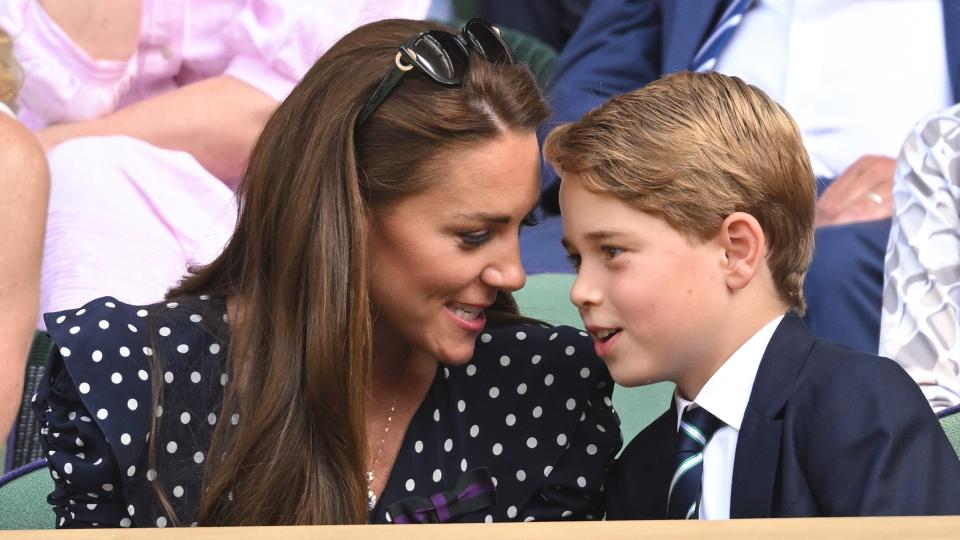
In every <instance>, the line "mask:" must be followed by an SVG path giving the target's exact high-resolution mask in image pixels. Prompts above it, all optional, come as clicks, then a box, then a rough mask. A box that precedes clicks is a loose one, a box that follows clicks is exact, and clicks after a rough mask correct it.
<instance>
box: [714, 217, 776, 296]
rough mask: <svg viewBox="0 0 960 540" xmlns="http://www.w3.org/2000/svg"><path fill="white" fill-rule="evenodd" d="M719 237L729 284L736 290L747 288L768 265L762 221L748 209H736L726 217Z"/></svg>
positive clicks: (726, 280) (725, 279)
mask: <svg viewBox="0 0 960 540" xmlns="http://www.w3.org/2000/svg"><path fill="white" fill-rule="evenodd" d="M715 239H716V240H717V241H718V242H719V243H720V246H721V247H722V248H723V252H724V261H723V269H722V272H723V275H724V281H725V282H726V284H727V287H728V288H729V289H730V290H732V291H736V290H740V289H743V288H744V287H746V286H747V285H749V284H750V282H751V281H753V278H754V276H756V274H757V272H758V271H760V269H761V268H762V266H761V265H763V264H766V258H765V256H766V252H767V245H766V237H765V236H764V234H763V228H762V227H761V226H760V222H758V221H757V219H756V218H755V217H753V216H752V215H750V214H748V213H746V212H734V213H732V214H730V215H729V216H727V219H725V220H723V223H722V224H721V225H720V230H719V231H718V232H717V236H716V237H715Z"/></svg>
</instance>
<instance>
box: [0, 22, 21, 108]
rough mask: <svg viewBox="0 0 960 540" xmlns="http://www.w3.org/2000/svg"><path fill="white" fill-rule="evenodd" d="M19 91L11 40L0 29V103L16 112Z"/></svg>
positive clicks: (17, 69)
mask: <svg viewBox="0 0 960 540" xmlns="http://www.w3.org/2000/svg"><path fill="white" fill-rule="evenodd" d="M19 91H20V69H19V67H18V66H17V63H16V61H15V60H14V59H13V40H12V39H10V35H9V34H7V33H6V32H5V31H4V30H3V28H0V102H3V103H5V104H6V105H7V106H8V107H10V108H11V109H14V110H16V103H15V102H16V97H17V92H19Z"/></svg>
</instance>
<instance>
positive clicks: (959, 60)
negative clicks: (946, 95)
mask: <svg viewBox="0 0 960 540" xmlns="http://www.w3.org/2000/svg"><path fill="white" fill-rule="evenodd" d="M943 33H944V35H945V36H946V41H947V42H946V47H947V75H949V76H950V88H952V89H953V101H955V102H957V101H960V2H957V1H955V0H943Z"/></svg>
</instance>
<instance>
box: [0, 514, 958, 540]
mask: <svg viewBox="0 0 960 540" xmlns="http://www.w3.org/2000/svg"><path fill="white" fill-rule="evenodd" d="M7 538H23V539H28V540H29V539H47V538H50V539H54V540H68V539H75V540H108V539H116V540H126V539H129V540H140V539H159V538H164V539H166V538H173V539H182V540H228V539H229V540H233V539H240V538H252V539H255V540H326V539H348V540H370V539H374V538H376V539H387V540H433V539H438V540H439V539H443V540H510V539H520V540H593V539H598V540H638V539H644V538H666V539H670V538H707V539H709V540H725V539H731V540H733V539H736V540H750V539H776V540H780V539H800V538H802V539H814V540H829V539H838V540H839V539H842V540H848V539H851V538H870V539H877V538H881V539H882V538H891V539H892V538H896V539H902V538H919V539H922V540H936V539H941V538H942V539H949V540H957V539H958V538H960V516H956V517H884V518H816V519H763V520H760V519H746V520H729V521H687V522H683V521H608V522H592V523H591V522H579V523H494V524H489V525H488V524H477V525H474V524H470V525H403V526H397V525H360V526H327V527H246V528H232V527H224V528H195V529H190V528H183V529H141V530H135V529H129V530H127V529H99V530H83V531H0V540H5V539H7Z"/></svg>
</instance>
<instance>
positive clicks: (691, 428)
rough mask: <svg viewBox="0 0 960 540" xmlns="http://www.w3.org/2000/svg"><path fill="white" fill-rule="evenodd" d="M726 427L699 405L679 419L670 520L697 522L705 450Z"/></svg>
mask: <svg viewBox="0 0 960 540" xmlns="http://www.w3.org/2000/svg"><path fill="white" fill-rule="evenodd" d="M723 426H724V423H723V422H722V421H721V420H720V419H719V418H717V417H716V416H714V415H712V414H710V413H709V412H707V410H706V409H704V408H703V407H699V406H697V405H696V404H693V405H689V406H688V407H687V408H686V409H684V411H683V416H681V417H680V429H679V431H678V432H677V451H676V453H675V454H674V463H675V464H676V465H675V466H674V469H673V478H671V479H670V490H669V491H668V492H667V519H697V518H698V516H699V512H698V510H699V508H700V491H701V486H702V485H703V447H704V446H706V445H707V441H709V440H710V437H712V436H713V434H714V433H715V432H716V431H717V430H718V429H720V428H721V427H723Z"/></svg>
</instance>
